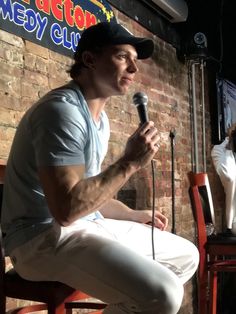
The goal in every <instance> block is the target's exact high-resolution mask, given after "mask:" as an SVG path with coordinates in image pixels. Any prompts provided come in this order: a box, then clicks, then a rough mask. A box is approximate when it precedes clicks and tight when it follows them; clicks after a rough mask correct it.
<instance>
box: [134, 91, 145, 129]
mask: <svg viewBox="0 0 236 314" xmlns="http://www.w3.org/2000/svg"><path fill="white" fill-rule="evenodd" d="M133 103H134V105H135V106H136V108H137V110H138V115H139V119H140V122H141V124H143V123H145V122H147V121H148V113H147V103H148V96H147V95H146V94H145V93H143V92H138V93H136V94H134V96H133Z"/></svg>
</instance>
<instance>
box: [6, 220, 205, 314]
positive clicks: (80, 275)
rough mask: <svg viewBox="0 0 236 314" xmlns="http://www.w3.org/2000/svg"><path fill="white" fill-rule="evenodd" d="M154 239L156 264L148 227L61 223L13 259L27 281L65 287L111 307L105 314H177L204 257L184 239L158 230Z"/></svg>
mask: <svg viewBox="0 0 236 314" xmlns="http://www.w3.org/2000/svg"><path fill="white" fill-rule="evenodd" d="M154 234H155V236H154V237H155V240H154V243H155V261H154V260H153V258H152V241H151V239H152V238H151V227H150V226H148V225H143V224H139V223H135V222H130V221H121V220H112V219H97V220H96V221H86V220H78V221H77V222H75V223H74V224H73V225H70V226H69V227H61V226H59V225H58V224H56V223H55V224H54V226H53V227H52V228H51V229H49V230H47V231H45V232H44V233H42V234H41V235H39V236H37V237H35V238H33V239H32V240H30V241H29V242H27V243H26V244H25V245H23V246H21V247H19V248H17V249H15V250H14V251H13V252H12V254H11V259H12V262H13V265H14V267H15V269H16V271H17V272H18V273H19V274H20V275H21V276H22V277H23V278H26V279H29V280H35V281H40V280H50V281H53V280H55V281H60V282H63V283H65V284H67V285H69V286H71V287H74V288H76V289H78V290H82V291H84V292H86V293H87V294H89V295H91V296H93V297H95V298H98V299H100V300H102V301H104V302H106V303H108V304H109V306H108V307H107V308H106V309H105V310H104V314H105V313H106V314H124V313H146V314H154V313H155V314H157V313H158V314H174V313H177V312H178V310H179V308H180V306H181V303H182V298H183V284H184V283H185V282H186V281H188V280H189V279H190V278H191V277H192V275H193V274H194V272H195V271H196V269H197V266H198V261H199V254H198V250H197V248H196V247H195V246H194V245H193V244H192V243H191V242H189V241H187V240H185V239H183V238H181V237H178V236H176V235H173V234H171V233H169V232H166V231H160V230H159V229H157V228H155V233H154Z"/></svg>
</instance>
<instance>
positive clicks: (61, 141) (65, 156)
mask: <svg viewBox="0 0 236 314" xmlns="http://www.w3.org/2000/svg"><path fill="white" fill-rule="evenodd" d="M30 125H31V132H32V138H33V146H34V151H35V159H36V164H37V166H53V165H54V166H59V165H62V166H63V165H71V164H74V165H75V164H84V163H85V160H84V147H85V145H86V137H87V135H86V134H87V132H86V122H85V119H84V118H83V115H82V114H81V112H80V110H79V107H78V105H75V104H73V103H70V102H69V100H68V99H67V98H66V97H59V96H58V97H56V96H54V97H53V98H52V99H50V100H49V101H48V102H45V103H44V104H41V105H40V106H38V108H36V110H35V111H34V114H33V115H32V116H31V121H30Z"/></svg>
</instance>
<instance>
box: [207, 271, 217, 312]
mask: <svg viewBox="0 0 236 314" xmlns="http://www.w3.org/2000/svg"><path fill="white" fill-rule="evenodd" d="M217 280H218V276H217V272H216V271H210V292H209V297H210V300H209V301H210V304H209V314H216V311H217Z"/></svg>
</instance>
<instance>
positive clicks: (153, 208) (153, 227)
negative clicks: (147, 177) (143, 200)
mask: <svg viewBox="0 0 236 314" xmlns="http://www.w3.org/2000/svg"><path fill="white" fill-rule="evenodd" d="M151 169H152V259H153V260H155V240H154V229H155V201H156V189H155V168H154V160H151Z"/></svg>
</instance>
